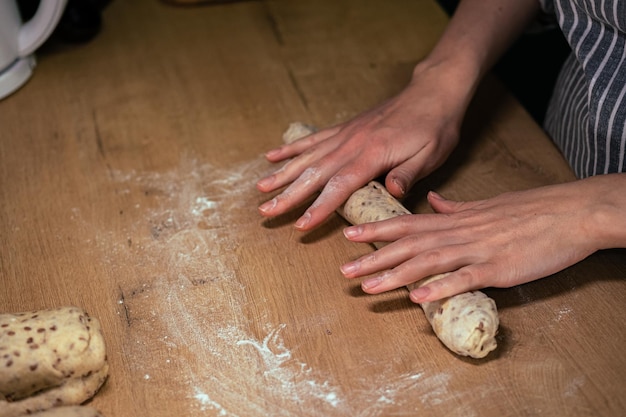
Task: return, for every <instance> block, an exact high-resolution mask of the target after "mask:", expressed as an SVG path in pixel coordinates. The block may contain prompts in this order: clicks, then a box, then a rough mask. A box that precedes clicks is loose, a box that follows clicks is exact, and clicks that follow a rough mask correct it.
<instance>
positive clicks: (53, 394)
mask: <svg viewBox="0 0 626 417" xmlns="http://www.w3.org/2000/svg"><path fill="white" fill-rule="evenodd" d="M108 369H109V368H108V364H107V360H106V349H105V344H104V337H103V335H102V330H101V327H100V322H99V321H98V320H97V319H95V318H92V317H89V315H88V314H87V313H86V312H85V311H84V310H82V309H80V308H78V307H61V308H55V309H50V310H38V311H29V312H22V313H14V314H0V417H14V416H20V415H22V414H33V413H35V412H38V411H43V410H47V409H50V408H53V407H59V406H62V405H78V404H82V403H83V402H85V401H87V400H88V399H90V398H91V397H93V396H94V395H95V393H96V392H97V391H98V389H100V387H101V386H102V384H103V383H104V381H105V380H106V378H107V375H108Z"/></svg>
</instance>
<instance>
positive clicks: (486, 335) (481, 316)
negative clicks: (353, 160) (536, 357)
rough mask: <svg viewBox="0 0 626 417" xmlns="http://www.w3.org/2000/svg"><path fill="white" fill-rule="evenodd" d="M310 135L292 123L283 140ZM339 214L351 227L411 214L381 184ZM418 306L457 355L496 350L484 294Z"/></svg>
mask: <svg viewBox="0 0 626 417" xmlns="http://www.w3.org/2000/svg"><path fill="white" fill-rule="evenodd" d="M313 132H315V128H313V127H312V126H308V125H305V124H303V123H300V122H294V123H291V124H290V125H289V128H288V129H287V131H286V132H285V133H284V134H283V141H284V142H285V143H292V142H294V141H296V140H298V139H300V138H301V137H303V136H307V135H309V134H311V133H313ZM338 212H339V214H341V215H342V216H343V217H344V218H345V219H346V220H348V221H349V222H350V223H352V224H361V223H369V222H374V221H380V220H385V219H389V218H392V217H396V216H400V215H404V214H410V213H411V212H410V211H409V210H407V209H406V208H405V207H404V206H403V205H402V204H401V203H400V202H399V201H398V200H396V199H395V198H394V197H393V196H392V195H391V194H389V192H388V191H387V190H386V189H385V187H383V186H382V184H379V183H377V182H374V181H372V182H370V183H369V184H368V185H366V186H365V187H363V188H361V189H359V190H357V191H355V192H354V193H353V194H352V195H351V196H350V198H349V199H348V200H347V201H346V203H345V204H344V206H343V207H342V208H341V209H340V210H338ZM375 246H377V247H381V246H382V244H381V243H376V244H375ZM443 276H445V274H441V275H435V276H432V277H429V278H426V279H423V280H421V281H419V282H417V283H415V284H412V285H409V286H407V288H408V289H409V290H412V289H414V288H416V287H418V286H420V285H424V284H426V283H428V282H432V281H434V280H436V279H440V278H442V277H443ZM420 305H421V307H422V309H423V310H424V313H425V314H426V319H427V320H428V322H429V323H430V325H431V326H432V328H433V330H434V332H435V334H436V335H437V337H438V338H439V340H441V342H442V343H443V344H444V345H445V346H446V347H448V349H450V350H451V351H453V352H455V353H456V354H458V355H461V356H470V357H473V358H484V357H485V356H487V354H488V353H489V352H491V351H493V350H494V349H495V348H496V347H497V342H496V338H495V336H496V333H497V332H498V326H499V319H498V311H497V309H496V303H495V302H494V301H493V300H492V299H491V298H489V297H487V296H486V295H485V294H484V293H482V292H480V291H472V292H467V293H463V294H459V295H456V296H454V297H449V298H446V299H443V300H439V301H435V302H431V303H422V304H420Z"/></svg>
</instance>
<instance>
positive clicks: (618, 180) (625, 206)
mask: <svg viewBox="0 0 626 417" xmlns="http://www.w3.org/2000/svg"><path fill="white" fill-rule="evenodd" d="M584 181H588V182H589V183H590V184H591V183H596V184H592V186H596V187H597V190H598V193H597V197H596V199H595V200H596V201H595V205H596V207H595V209H594V210H593V214H592V216H591V223H590V224H591V227H593V229H594V230H595V233H594V234H595V235H596V236H597V243H596V245H597V249H610V248H626V173H623V174H608V175H598V176H595V177H592V178H588V179H587V180H584Z"/></svg>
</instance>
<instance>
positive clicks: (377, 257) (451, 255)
mask: <svg viewBox="0 0 626 417" xmlns="http://www.w3.org/2000/svg"><path fill="white" fill-rule="evenodd" d="M600 177H602V178H600ZM600 177H598V178H590V179H587V180H581V181H576V182H573V183H567V184H561V185H554V186H548V187H542V188H537V189H533V190H528V191H522V192H513V193H506V194H502V195H499V196H497V197H494V198H491V199H487V200H482V201H472V202H454V201H450V200H445V199H443V198H442V197H440V196H438V195H437V194H435V193H432V192H431V193H429V195H428V200H429V203H430V204H431V206H432V208H433V209H434V211H435V212H436V213H435V214H419V215H405V216H400V217H396V218H393V219H389V220H385V221H381V222H376V223H369V224H363V225H359V226H353V227H348V228H346V229H345V231H344V234H345V236H346V237H347V238H348V239H349V240H351V241H354V242H392V243H390V244H388V245H386V246H384V247H382V248H381V249H379V250H377V251H375V252H373V253H371V254H368V255H365V256H363V257H361V258H360V259H358V260H356V261H354V262H350V263H348V264H346V265H343V266H342V267H341V270H342V272H343V274H344V275H345V276H346V277H348V278H358V277H364V276H366V275H370V274H377V275H375V276H373V277H370V278H368V279H366V280H365V281H363V283H362V288H363V290H364V291H365V292H367V293H370V294H377V293H381V292H384V291H388V290H392V289H396V288H400V287H402V286H405V285H408V284H410V283H413V282H417V281H419V280H421V279H423V278H425V277H427V276H430V275H434V274H439V273H445V272H450V271H452V272H451V273H450V274H449V275H448V276H446V277H445V278H442V279H440V280H437V281H434V282H432V283H429V284H427V285H425V286H422V287H419V288H417V289H415V290H413V291H412V292H411V294H410V296H411V299H412V300H413V301H414V302H418V303H421V302H426V301H434V300H438V299H441V298H444V297H449V296H453V295H456V294H460V293H463V292H467V291H470V290H476V289H480V288H485V287H511V286H514V285H518V284H522V283H526V282H529V281H532V280H535V279H538V278H542V277H545V276H547V275H550V274H553V273H555V272H558V271H560V270H562V269H564V268H566V267H568V266H570V265H573V264H575V263H577V262H578V261H580V260H582V259H584V258H585V257H587V256H588V255H590V254H591V253H593V252H595V251H596V250H598V249H602V248H607V247H618V246H619V245H623V244H624V236H621V237H620V236H617V237H616V236H615V234H614V233H613V232H612V231H611V230H612V229H615V228H616V225H618V226H617V229H619V230H624V228H623V227H622V228H620V227H619V223H620V221H621V223H624V220H623V218H624V216H623V214H622V213H623V210H624V201H623V200H624V198H623V197H622V194H623V191H624V188H625V186H626V181H625V178H626V177H624V175H623V174H620V175H614V176H600ZM611 195H612V196H613V197H612V198H613V200H612V201H611V199H610V198H609V197H610V196H611ZM618 199H621V203H620V204H621V206H620V204H615V201H617V200H618ZM619 219H621V220H619ZM607 220H608V221H607ZM616 220H617V222H616ZM622 226H623V225H622ZM622 233H623V232H622ZM620 239H621V240H620Z"/></svg>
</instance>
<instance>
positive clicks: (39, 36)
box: [18, 0, 67, 56]
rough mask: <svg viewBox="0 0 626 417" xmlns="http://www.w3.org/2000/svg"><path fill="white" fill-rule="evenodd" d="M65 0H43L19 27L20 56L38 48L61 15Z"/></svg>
mask: <svg viewBox="0 0 626 417" xmlns="http://www.w3.org/2000/svg"><path fill="white" fill-rule="evenodd" d="M66 3H67V0H43V1H41V2H39V8H38V9H37V12H36V13H35V15H34V16H33V17H32V18H31V19H30V20H29V21H28V22H26V23H25V24H24V25H23V26H22V27H21V28H20V34H19V37H18V48H19V51H18V53H19V55H20V56H27V55H30V54H32V53H33V52H34V51H35V49H37V48H39V47H40V46H41V44H42V43H44V41H45V40H46V39H48V36H50V34H51V33H52V31H53V30H54V28H55V27H56V26H57V24H58V23H59V19H61V16H62V15H63V10H65V5H66Z"/></svg>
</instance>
